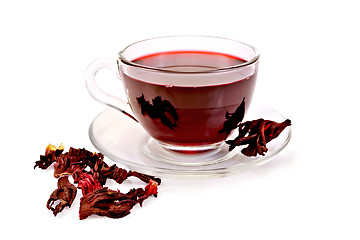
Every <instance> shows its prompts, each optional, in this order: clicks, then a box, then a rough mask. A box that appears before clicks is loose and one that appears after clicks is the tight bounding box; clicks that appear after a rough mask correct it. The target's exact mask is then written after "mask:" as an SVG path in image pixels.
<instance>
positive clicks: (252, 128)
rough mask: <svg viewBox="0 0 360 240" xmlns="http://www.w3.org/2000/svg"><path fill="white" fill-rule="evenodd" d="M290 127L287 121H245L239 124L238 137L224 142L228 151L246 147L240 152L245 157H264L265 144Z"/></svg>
mask: <svg viewBox="0 0 360 240" xmlns="http://www.w3.org/2000/svg"><path fill="white" fill-rule="evenodd" d="M290 125H291V121H290V120H289V119H286V120H285V121H283V122H281V123H277V122H274V121H271V120H264V119H262V118H260V119H257V120H253V121H247V122H244V123H241V124H239V126H238V129H239V135H238V136H237V137H236V138H235V139H233V140H228V141H226V143H227V144H229V151H231V150H233V149H234V148H235V147H236V146H241V145H248V146H247V147H245V148H244V149H242V150H241V152H242V153H243V154H244V155H245V156H249V157H255V156H257V155H258V154H259V155H265V153H266V152H267V151H268V149H267V147H266V144H267V143H268V142H270V141H271V140H273V139H274V138H276V137H278V136H279V135H280V133H281V132H282V131H283V130H284V129H285V128H286V127H288V126H290Z"/></svg>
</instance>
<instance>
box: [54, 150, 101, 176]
mask: <svg viewBox="0 0 360 240" xmlns="http://www.w3.org/2000/svg"><path fill="white" fill-rule="evenodd" d="M103 158H104V155H102V154H101V153H100V154H96V153H92V152H90V151H88V150H86V149H84V148H79V149H76V148H70V149H69V152H67V153H64V154H61V155H60V156H58V157H57V158H56V163H55V164H54V176H55V177H60V176H63V175H69V174H72V173H74V172H77V171H82V170H83V169H85V168H86V166H88V165H89V166H90V167H92V164H93V163H94V162H96V161H97V160H99V159H101V160H102V159H103Z"/></svg>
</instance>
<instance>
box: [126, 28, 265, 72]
mask: <svg viewBox="0 0 360 240" xmlns="http://www.w3.org/2000/svg"><path fill="white" fill-rule="evenodd" d="M174 37H202V38H217V39H223V40H228V41H233V42H237V43H240V44H243V45H245V46H247V47H249V48H251V49H252V50H253V51H254V57H252V58H251V59H250V60H248V61H246V62H244V63H241V64H236V65H233V66H229V67H219V68H215V69H211V70H201V71H178V70H173V69H166V68H161V67H152V66H147V65H143V64H139V63H135V62H133V61H132V60H129V59H127V58H126V57H125V56H124V53H125V51H126V50H127V49H128V48H130V47H131V46H134V45H135V44H138V43H141V42H145V41H149V40H156V39H160V38H174ZM259 57H260V54H259V52H258V50H257V49H256V48H255V47H253V46H252V45H249V44H247V43H244V42H241V41H238V40H234V39H230V38H224V37H216V36H205V35H171V36H162V37H154V38H147V39H144V40H140V41H137V42H134V43H132V44H130V45H128V46H126V47H125V48H124V49H123V50H121V51H120V52H119V60H120V61H121V62H122V63H124V64H127V65H129V66H132V67H137V68H141V69H146V70H152V71H159V72H164V73H176V74H204V73H216V72H224V71H232V70H236V69H239V68H243V67H246V66H249V65H251V64H253V63H255V62H256V61H258V59H259Z"/></svg>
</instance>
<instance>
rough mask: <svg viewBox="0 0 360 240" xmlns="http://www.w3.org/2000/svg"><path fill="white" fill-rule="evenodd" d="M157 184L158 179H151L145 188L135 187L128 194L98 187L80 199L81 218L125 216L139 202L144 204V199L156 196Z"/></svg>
mask: <svg viewBox="0 0 360 240" xmlns="http://www.w3.org/2000/svg"><path fill="white" fill-rule="evenodd" d="M157 186H158V183H157V182H156V181H154V180H150V181H149V184H148V185H147V186H146V187H145V190H144V189H142V188H136V189H135V188H134V189H131V190H130V191H129V192H128V193H126V194H124V193H121V192H120V191H114V190H111V189H108V188H107V187H102V188H98V189H96V190H95V191H93V192H91V193H89V194H87V195H85V196H83V197H82V198H81V199H80V210H79V218H80V220H82V219H85V218H87V217H88V216H90V215H93V214H95V215H99V216H107V217H110V218H121V217H124V216H126V215H128V214H129V213H130V210H131V209H132V208H133V206H134V205H136V204H137V203H139V204H140V206H142V203H143V201H144V200H145V199H147V198H148V197H149V196H151V195H154V196H155V197H156V196H157Z"/></svg>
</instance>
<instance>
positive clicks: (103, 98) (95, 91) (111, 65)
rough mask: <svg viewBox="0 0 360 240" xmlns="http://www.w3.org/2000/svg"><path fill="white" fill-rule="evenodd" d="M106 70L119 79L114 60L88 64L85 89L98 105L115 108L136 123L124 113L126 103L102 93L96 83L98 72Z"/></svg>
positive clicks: (131, 116) (101, 60)
mask: <svg viewBox="0 0 360 240" xmlns="http://www.w3.org/2000/svg"><path fill="white" fill-rule="evenodd" d="M102 69H108V70H110V71H112V72H113V73H114V74H115V75H116V76H117V78H118V79H120V77H119V74H118V68H117V63H116V61H115V60H111V59H97V60H95V61H93V62H92V63H90V64H89V66H88V67H87V68H86V70H85V81H86V87H87V90H88V92H89V93H90V95H91V96H92V97H93V98H94V99H95V100H97V101H98V102H100V103H103V104H105V105H107V106H110V107H112V108H115V109H117V110H119V111H120V112H122V113H124V114H125V115H126V116H128V117H130V118H132V119H133V120H135V121H137V120H136V118H135V117H134V116H133V115H131V114H129V113H128V112H126V111H125V110H124V109H125V108H126V106H127V101H126V100H123V99H121V98H119V97H116V96H114V95H111V94H109V93H106V92H105V91H103V90H102V89H101V88H100V86H99V85H98V84H97V82H96V79H95V78H96V74H97V73H98V71H99V70H102Z"/></svg>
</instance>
